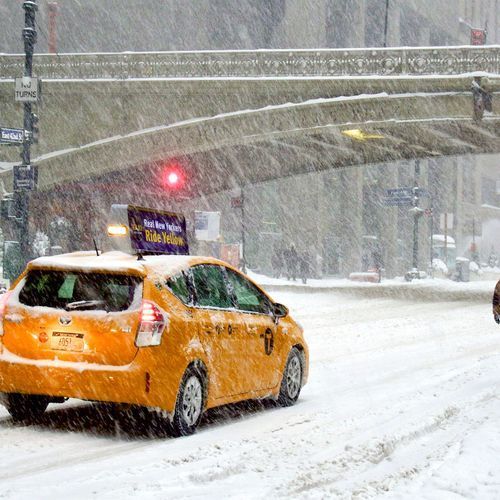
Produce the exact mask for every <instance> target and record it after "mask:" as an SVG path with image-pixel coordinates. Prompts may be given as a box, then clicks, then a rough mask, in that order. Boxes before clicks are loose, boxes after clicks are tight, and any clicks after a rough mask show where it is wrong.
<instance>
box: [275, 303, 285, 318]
mask: <svg viewBox="0 0 500 500" xmlns="http://www.w3.org/2000/svg"><path fill="white" fill-rule="evenodd" d="M273 314H274V317H275V318H284V317H285V316H286V315H287V314H288V307H286V306H284V305H283V304H277V303H276V304H273Z"/></svg>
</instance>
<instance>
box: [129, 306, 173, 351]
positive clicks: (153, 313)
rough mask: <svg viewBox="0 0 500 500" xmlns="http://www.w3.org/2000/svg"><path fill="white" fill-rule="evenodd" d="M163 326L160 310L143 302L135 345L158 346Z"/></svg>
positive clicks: (163, 318)
mask: <svg viewBox="0 0 500 500" xmlns="http://www.w3.org/2000/svg"><path fill="white" fill-rule="evenodd" d="M165 325H166V320H165V316H164V315H163V313H162V312H161V309H160V308H159V307H158V306H157V305H156V304H155V303H154V302H151V301H150V300H143V301H142V307H141V321H140V324H139V330H138V332H137V337H136V339H135V345H136V346H137V347H147V346H154V345H160V344H161V337H162V335H163V331H164V330H165Z"/></svg>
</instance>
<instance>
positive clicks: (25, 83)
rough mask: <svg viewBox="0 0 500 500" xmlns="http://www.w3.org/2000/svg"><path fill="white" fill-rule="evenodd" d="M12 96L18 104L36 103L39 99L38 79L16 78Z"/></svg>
mask: <svg viewBox="0 0 500 500" xmlns="http://www.w3.org/2000/svg"><path fill="white" fill-rule="evenodd" d="M14 95H15V98H16V101H18V102H37V101H38V98H39V88H38V78H37V77H29V76H23V77H22V78H16V87H15V92H14Z"/></svg>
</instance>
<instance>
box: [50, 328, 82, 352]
mask: <svg viewBox="0 0 500 500" xmlns="http://www.w3.org/2000/svg"><path fill="white" fill-rule="evenodd" d="M83 337H84V335H83V333H69V332H52V337H51V339H50V348H51V349H54V350H58V351H76V352H82V351H83V347H84V341H83Z"/></svg>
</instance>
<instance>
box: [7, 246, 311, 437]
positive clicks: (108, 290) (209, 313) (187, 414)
mask: <svg viewBox="0 0 500 500" xmlns="http://www.w3.org/2000/svg"><path fill="white" fill-rule="evenodd" d="M307 373H308V349H307V345H306V342H305V340H304V337H303V331H302V328H301V327H300V326H299V325H298V324H297V323H296V322H295V321H294V320H293V319H292V318H291V317H290V315H289V314H288V310H287V308H286V307H285V306H283V305H281V304H277V303H275V302H274V301H273V300H272V299H271V298H270V297H269V296H268V295H267V293H266V292H264V291H263V290H262V289H261V288H260V287H259V286H257V285H256V284H255V283H254V282H252V280H250V279H249V278H248V277H247V276H245V275H244V274H242V273H241V272H239V271H238V270H237V269H235V268H233V267H231V266H230V265H228V264H226V263H224V262H222V261H220V260H217V259H213V258H206V257H195V256H189V255H145V256H140V257H139V259H138V257H137V256H134V255H129V254H126V253H122V252H116V251H111V252H106V253H103V254H101V255H96V252H76V253H72V254H65V255H58V256H54V257H41V258H39V259H36V260H34V261H32V262H30V263H29V264H28V266H27V268H26V270H25V271H24V272H23V274H22V275H21V276H20V278H19V279H18V280H17V282H16V283H14V284H13V286H12V287H11V290H10V291H9V292H7V293H6V294H4V295H3V297H2V298H1V305H0V401H1V402H2V403H3V404H4V406H5V407H6V408H7V410H8V411H9V413H10V414H11V416H12V418H13V419H14V420H23V419H27V418H29V419H33V418H36V417H37V416H40V415H41V414H42V413H43V412H44V411H45V409H46V407H47V405H48V404H49V403H50V402H62V401H64V400H65V399H66V398H78V399H82V400H90V401H98V402H112V403H125V404H132V405H141V406H143V407H147V408H150V409H155V410H156V411H157V412H158V413H159V414H161V415H162V416H163V417H164V418H163V421H164V422H165V425H166V427H168V429H169V431H170V432H171V434H173V435H188V434H191V433H192V432H194V430H195V428H196V426H197V425H198V423H199V422H200V419H201V416H202V414H203V412H204V411H205V410H206V409H209V408H213V407H216V406H219V405H224V404H228V403H234V402H237V401H241V400H245V399H256V398H268V397H270V398H274V399H276V400H277V401H278V402H279V404H281V405H285V406H287V405H291V404H293V403H294V402H295V401H296V400H297V398H298V397H299V393H300V390H301V387H302V386H303V385H304V383H305V382H306V380H307Z"/></svg>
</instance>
